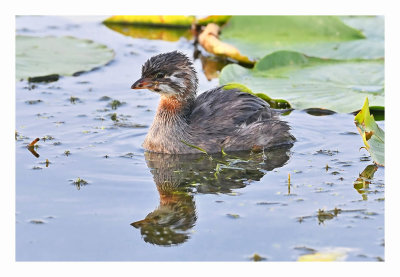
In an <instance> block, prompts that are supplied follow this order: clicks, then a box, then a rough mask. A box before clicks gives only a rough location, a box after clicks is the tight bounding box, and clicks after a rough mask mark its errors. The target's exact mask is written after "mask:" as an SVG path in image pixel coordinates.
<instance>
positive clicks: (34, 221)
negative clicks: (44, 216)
mask: <svg viewBox="0 0 400 277" xmlns="http://www.w3.org/2000/svg"><path fill="white" fill-rule="evenodd" d="M29 223H32V224H45V223H46V222H45V221H44V220H41V219H31V220H30V221H29Z"/></svg>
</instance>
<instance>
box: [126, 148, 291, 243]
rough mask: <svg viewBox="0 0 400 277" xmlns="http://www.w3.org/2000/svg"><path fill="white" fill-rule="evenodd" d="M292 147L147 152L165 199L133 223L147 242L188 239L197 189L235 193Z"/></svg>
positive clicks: (285, 156)
mask: <svg viewBox="0 0 400 277" xmlns="http://www.w3.org/2000/svg"><path fill="white" fill-rule="evenodd" d="M289 150H290V148H289V147H287V148H278V149H273V150H269V151H264V152H259V153H254V152H248V151H246V152H235V153H234V154H233V155H230V154H228V155H223V154H217V155H212V156H208V155H205V154H190V155H170V154H159V153H145V158H146V163H147V166H148V168H149V169H150V172H151V173H152V175H153V180H154V182H155V184H156V186H157V190H158V193H159V195H160V205H159V206H158V207H157V208H156V209H155V210H154V211H152V212H151V213H149V214H148V215H147V216H146V218H145V219H143V220H139V221H136V222H133V223H131V225H132V226H133V227H135V228H137V229H140V232H141V234H142V238H143V239H144V241H145V242H148V243H151V244H157V245H160V246H172V245H178V244H181V243H184V242H186V241H187V240H188V239H189V238H190V230H191V228H193V227H194V225H195V224H196V220H197V215H196V205H195V200H194V194H197V193H204V194H216V193H231V192H232V190H234V189H239V188H244V187H246V185H248V184H250V182H251V181H259V180H260V179H261V178H262V177H263V176H264V175H265V174H266V173H267V171H271V170H273V169H275V168H279V167H281V166H283V165H284V164H285V163H286V162H287V161H288V160H289V153H290V151H289Z"/></svg>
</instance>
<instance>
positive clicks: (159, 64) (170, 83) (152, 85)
mask: <svg viewBox="0 0 400 277" xmlns="http://www.w3.org/2000/svg"><path fill="white" fill-rule="evenodd" d="M197 84H198V79H197V76H196V70H195V69H194V67H193V63H192V62H191V60H190V59H189V58H188V57H187V56H186V55H185V54H183V53H180V52H178V51H173V52H169V53H163V54H159V55H156V56H153V57H151V58H150V59H148V60H147V61H146V62H145V64H144V65H143V67H142V76H141V78H140V79H139V80H137V81H136V82H135V83H134V84H133V85H132V86H131V88H132V89H148V90H151V91H154V92H157V93H159V94H161V95H162V96H166V97H171V96H172V97H174V98H188V97H194V95H195V94H196V90H197Z"/></svg>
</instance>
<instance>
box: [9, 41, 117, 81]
mask: <svg viewBox="0 0 400 277" xmlns="http://www.w3.org/2000/svg"><path fill="white" fill-rule="evenodd" d="M113 58H114V51H113V50H112V49H109V48H108V47H107V46H105V45H102V44H98V43H96V42H93V41H91V40H87V39H78V38H74V37H34V36H16V79H17V80H21V79H28V78H37V77H45V76H49V75H51V76H55V75H63V76H72V75H76V74H78V73H81V72H85V71H90V70H92V69H94V68H97V67H100V66H103V65H105V64H107V63H108V62H110V61H111V60H112V59H113Z"/></svg>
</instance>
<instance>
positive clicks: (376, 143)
mask: <svg viewBox="0 0 400 277" xmlns="http://www.w3.org/2000/svg"><path fill="white" fill-rule="evenodd" d="M354 123H355V124H356V126H357V130H358V132H359V133H360V135H361V137H362V139H363V142H364V145H365V149H367V150H368V152H369V153H370V155H371V157H372V159H373V160H374V162H375V163H376V164H378V165H381V166H385V132H384V131H383V130H382V129H381V128H379V126H378V125H377V124H376V122H375V119H374V116H373V115H371V114H370V111H369V102H368V97H367V98H366V99H365V102H364V106H363V107H362V109H361V110H360V112H359V113H358V114H357V115H356V116H355V118H354Z"/></svg>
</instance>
